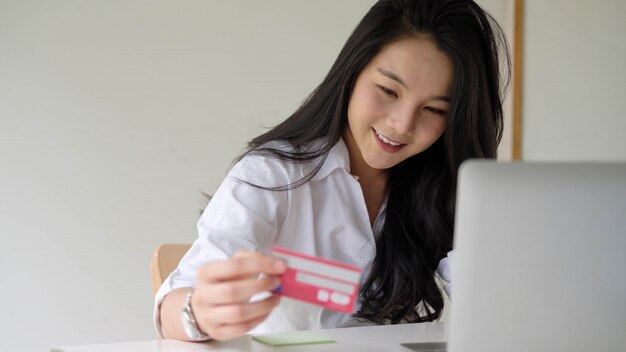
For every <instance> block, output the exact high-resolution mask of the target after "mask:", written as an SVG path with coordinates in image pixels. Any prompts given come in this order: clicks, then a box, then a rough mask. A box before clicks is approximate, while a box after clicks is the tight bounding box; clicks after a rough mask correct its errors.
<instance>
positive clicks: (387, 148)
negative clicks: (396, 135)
mask: <svg viewBox="0 0 626 352" xmlns="http://www.w3.org/2000/svg"><path fill="white" fill-rule="evenodd" d="M372 136H373V137H374V140H376V143H377V144H378V146H379V147H380V149H382V150H384V151H386V152H387V153H396V152H398V151H399V150H400V149H402V148H404V146H405V145H406V144H400V145H398V146H393V145H390V144H387V143H385V142H383V141H381V140H380V138H378V134H377V133H376V130H375V129H373V128H372ZM393 142H396V141H393ZM397 143H398V142H397Z"/></svg>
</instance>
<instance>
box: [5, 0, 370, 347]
mask: <svg viewBox="0 0 626 352" xmlns="http://www.w3.org/2000/svg"><path fill="white" fill-rule="evenodd" d="M370 3H371V1H369V0H350V1H346V0H342V1H341V2H337V1H334V0H325V1H298V2H294V1H291V0H281V1H278V0H272V1H262V2H261V1H205V0H198V1H164V0H162V1H148V0H106V1H81V0H57V1H46V0H41V1H36V0H15V1H4V0H0V121H1V122H0V167H1V171H0V243H1V244H0V267H1V268H2V269H3V270H2V275H3V277H2V278H1V279H0V297H1V298H0V350H2V351H36V350H48V349H49V348H50V347H51V346H60V345H74V344H86V343H99V342H113V341H124V340H145V339H152V338H154V337H155V333H154V329H153V326H152V319H151V315H152V294H151V287H150V272H149V261H150V257H151V253H152V250H153V248H154V247H155V246H156V245H157V244H158V243H162V242H191V241H192V240H193V239H194V238H195V236H196V228H195V223H196V221H197V218H198V211H199V209H200V208H201V206H202V197H201V194H200V192H201V191H207V192H212V191H214V189H215V188H216V187H217V185H218V184H219V182H220V181H221V179H222V177H223V176H224V174H225V172H226V171H227V169H228V167H229V165H230V162H231V160H232V159H233V158H234V157H235V156H236V155H237V154H238V153H239V152H240V151H241V150H242V148H243V147H244V145H245V143H246V141H247V140H248V139H249V138H250V137H252V136H253V135H256V134H258V133H259V132H260V131H261V127H262V126H264V125H267V126H269V125H272V124H275V123H277V122H278V121H281V120H282V119H283V118H284V117H286V116H287V115H288V114H289V113H290V112H291V111H292V110H294V109H295V108H296V106H298V104H299V103H300V102H301V101H302V100H303V99H304V98H305V97H306V95H307V94H308V93H309V92H310V91H311V90H312V89H313V88H314V87H315V86H316V85H317V84H318V83H319V82H320V81H321V79H322V78H323V76H324V75H325V73H326V72H327V70H328V69H329V68H330V65H331V64H332V62H333V60H334V58H335V56H336V55H337V53H338V51H339V49H340V48H341V46H342V45H343V42H344V41H345V39H346V38H347V37H348V34H349V33H350V32H351V30H352V29H353V27H354V26H355V25H356V23H357V21H358V19H360V18H361V17H362V16H363V14H364V13H365V12H366V10H367V9H368V8H369V4H370Z"/></svg>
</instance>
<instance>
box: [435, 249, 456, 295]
mask: <svg viewBox="0 0 626 352" xmlns="http://www.w3.org/2000/svg"><path fill="white" fill-rule="evenodd" d="M453 258H454V250H452V251H450V252H448V255H447V256H446V257H445V258H443V259H441V261H440V262H439V265H438V266H437V274H438V275H439V277H440V278H441V280H442V281H443V289H444V291H445V292H446V295H448V298H450V299H452V296H451V295H450V292H451V291H452V268H451V267H452V260H453Z"/></svg>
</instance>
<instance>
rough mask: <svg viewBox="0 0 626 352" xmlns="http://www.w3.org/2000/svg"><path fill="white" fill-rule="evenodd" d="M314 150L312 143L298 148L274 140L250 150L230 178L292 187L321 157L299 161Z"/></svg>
mask: <svg viewBox="0 0 626 352" xmlns="http://www.w3.org/2000/svg"><path fill="white" fill-rule="evenodd" d="M314 150H315V145H314V144H313V143H311V144H309V145H307V146H305V147H299V148H298V147H296V146H294V145H292V144H291V143H289V142H287V141H272V142H268V143H265V144H263V145H262V146H260V147H258V148H255V149H253V150H251V151H248V152H247V153H246V154H244V155H243V157H241V158H240V159H239V160H238V161H237V162H236V163H235V164H234V165H233V167H232V168H231V170H230V172H229V176H228V177H229V178H233V179H236V180H240V181H244V182H247V183H252V184H254V185H257V186H261V187H266V188H272V187H281V186H286V185H289V184H292V183H294V182H297V181H298V180H301V179H302V178H303V177H305V176H306V175H307V174H308V172H310V171H311V170H313V168H314V167H315V165H316V164H317V163H318V162H319V158H313V159H311V160H304V161H303V160H298V156H299V155H300V156H301V155H304V154H306V153H310V152H312V151H314Z"/></svg>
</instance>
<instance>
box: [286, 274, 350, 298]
mask: <svg viewBox="0 0 626 352" xmlns="http://www.w3.org/2000/svg"><path fill="white" fill-rule="evenodd" d="M296 281H297V282H301V283H304V284H309V285H313V286H316V287H323V288H327V289H329V290H333V291H339V292H343V293H347V294H349V295H351V294H353V293H354V285H349V284H344V283H341V282H339V281H333V280H330V279H326V278H323V277H320V276H315V275H311V274H305V273H303V272H298V273H296Z"/></svg>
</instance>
